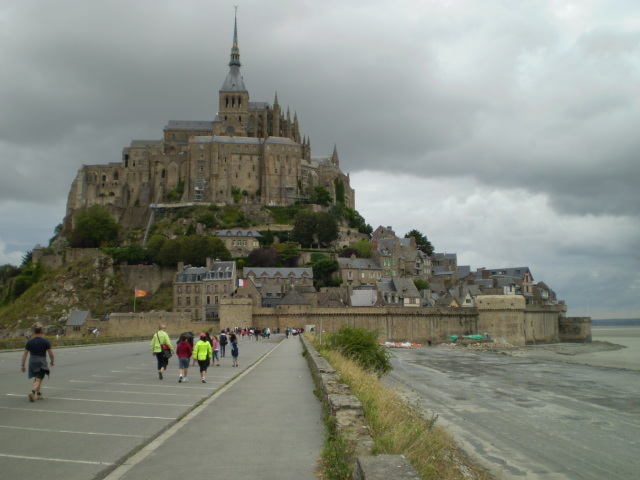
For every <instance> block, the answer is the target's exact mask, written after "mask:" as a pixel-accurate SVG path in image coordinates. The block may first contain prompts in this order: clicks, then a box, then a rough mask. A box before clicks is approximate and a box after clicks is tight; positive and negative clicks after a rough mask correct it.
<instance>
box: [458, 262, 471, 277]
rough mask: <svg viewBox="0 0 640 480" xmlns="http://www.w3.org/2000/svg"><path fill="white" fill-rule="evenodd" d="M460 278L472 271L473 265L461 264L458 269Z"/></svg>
mask: <svg viewBox="0 0 640 480" xmlns="http://www.w3.org/2000/svg"><path fill="white" fill-rule="evenodd" d="M457 272H458V278H464V277H466V276H467V275H469V274H470V273H471V266H469V265H461V266H459V267H458V269H457Z"/></svg>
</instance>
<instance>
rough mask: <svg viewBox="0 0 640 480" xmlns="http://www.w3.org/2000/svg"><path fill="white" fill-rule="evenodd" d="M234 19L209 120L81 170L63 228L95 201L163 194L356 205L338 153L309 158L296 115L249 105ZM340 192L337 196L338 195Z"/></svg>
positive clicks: (123, 204)
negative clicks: (326, 197)
mask: <svg viewBox="0 0 640 480" xmlns="http://www.w3.org/2000/svg"><path fill="white" fill-rule="evenodd" d="M237 32H238V30H237V19H236V20H235V21H234V32H233V45H232V47H231V58H230V61H229V73H228V74H227V77H226V78H225V80H224V82H223V84H222V87H221V88H220V90H219V96H218V99H219V100H218V101H219V105H218V113H217V114H216V116H215V118H214V119H213V120H212V121H169V123H168V125H167V126H166V127H165V128H164V135H163V138H162V140H153V141H144V140H133V141H132V142H131V145H130V146H129V147H126V148H124V149H123V152H122V160H121V162H119V163H109V164H107V165H83V166H82V167H81V168H80V170H79V171H78V174H77V176H76V178H75V180H74V182H73V185H72V187H71V191H70V193H69V199H68V203H67V216H66V220H65V227H66V228H71V225H70V222H71V220H72V218H73V214H74V213H75V212H77V211H78V210H80V209H82V208H86V207H89V206H91V205H94V204H101V205H111V206H113V207H120V208H125V209H127V208H131V207H134V206H137V207H148V206H150V205H152V204H157V203H163V202H164V201H166V199H167V194H168V193H169V192H173V193H174V195H173V200H174V201H175V200H177V199H176V198H175V194H176V193H178V194H179V201H181V202H204V203H216V204H232V203H234V196H235V202H237V201H238V196H239V195H241V197H240V198H241V199H242V201H243V202H248V203H255V204H261V205H289V204H292V203H295V202H296V201H305V200H308V199H309V198H310V195H311V192H312V191H313V189H314V188H315V187H318V186H321V187H324V188H326V189H327V190H328V191H329V192H330V193H331V194H332V196H333V198H334V199H335V198H336V190H339V191H340V192H344V204H345V205H346V206H348V207H351V208H355V192H354V190H353V189H352V188H351V185H350V180H349V176H348V175H345V174H344V173H343V172H342V170H341V169H340V162H339V159H338V154H337V150H336V149H335V148H334V150H333V153H332V154H331V155H327V156H324V157H312V156H311V145H310V141H309V139H308V137H302V136H301V134H300V126H299V123H298V118H297V114H294V116H293V119H291V115H290V112H289V110H288V109H287V111H286V113H285V112H283V111H282V110H281V107H280V104H279V103H278V96H277V94H276V96H275V99H274V102H273V104H270V103H268V102H252V101H251V100H250V98H249V91H248V90H247V88H246V86H245V84H244V79H243V78H242V75H241V73H240V66H241V64H240V49H239V48H238V33H237ZM340 194H342V193H340Z"/></svg>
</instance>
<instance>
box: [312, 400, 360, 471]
mask: <svg viewBox="0 0 640 480" xmlns="http://www.w3.org/2000/svg"><path fill="white" fill-rule="evenodd" d="M324 430H325V435H324V444H323V446H322V452H321V454H320V456H321V458H322V466H323V470H322V478H323V480H348V479H350V478H352V471H353V467H352V465H353V464H354V462H353V452H352V450H351V447H350V445H349V441H348V440H347V439H346V438H345V436H344V435H343V434H342V433H340V432H339V431H338V429H337V428H336V419H335V417H333V416H332V415H330V414H329V412H328V407H327V406H326V405H325V406H324Z"/></svg>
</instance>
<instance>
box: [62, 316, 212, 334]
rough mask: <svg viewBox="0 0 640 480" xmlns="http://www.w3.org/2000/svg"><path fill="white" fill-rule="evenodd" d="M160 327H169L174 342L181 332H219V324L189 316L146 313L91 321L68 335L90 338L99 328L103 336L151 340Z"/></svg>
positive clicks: (167, 330) (92, 319)
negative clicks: (197, 320) (138, 337)
mask: <svg viewBox="0 0 640 480" xmlns="http://www.w3.org/2000/svg"><path fill="white" fill-rule="evenodd" d="M160 325H166V327H167V329H166V332H167V333H168V334H169V336H170V337H171V339H172V340H174V339H177V338H178V335H180V334H181V333H182V332H193V333H195V334H198V333H200V332H207V331H208V332H214V333H215V332H220V322H194V321H193V317H192V316H190V315H189V314H188V313H187V314H185V313H175V312H144V313H112V314H110V315H109V317H108V320H104V319H102V320H101V319H96V318H90V319H87V321H86V324H85V325H84V326H83V328H82V329H81V330H79V331H75V332H74V331H70V330H69V327H67V332H66V336H78V337H82V336H87V335H90V334H91V332H92V331H93V330H94V329H95V328H97V329H99V330H100V335H104V336H109V337H122V336H137V335H141V336H148V337H149V338H151V335H153V334H154V333H155V332H157V331H158V327H159V326H160Z"/></svg>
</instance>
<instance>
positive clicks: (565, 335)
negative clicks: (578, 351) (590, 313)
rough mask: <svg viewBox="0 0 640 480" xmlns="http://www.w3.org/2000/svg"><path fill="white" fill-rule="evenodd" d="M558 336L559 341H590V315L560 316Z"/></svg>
mask: <svg viewBox="0 0 640 480" xmlns="http://www.w3.org/2000/svg"><path fill="white" fill-rule="evenodd" d="M558 330H559V332H558V336H559V340H560V341H561V342H585V341H586V342H590V341H591V318H590V317H562V318H561V319H560V322H559V326H558Z"/></svg>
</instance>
